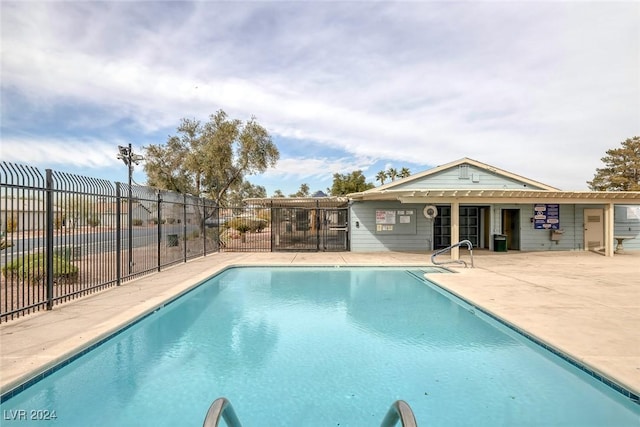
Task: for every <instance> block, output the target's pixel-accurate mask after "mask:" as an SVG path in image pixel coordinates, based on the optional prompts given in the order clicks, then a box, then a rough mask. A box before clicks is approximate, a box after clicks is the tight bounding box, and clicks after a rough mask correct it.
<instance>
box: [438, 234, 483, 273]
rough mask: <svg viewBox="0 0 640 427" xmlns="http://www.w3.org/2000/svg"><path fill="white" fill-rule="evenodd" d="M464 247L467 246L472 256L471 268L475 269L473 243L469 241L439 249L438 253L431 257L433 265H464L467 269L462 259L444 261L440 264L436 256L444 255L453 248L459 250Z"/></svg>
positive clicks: (461, 241)
mask: <svg viewBox="0 0 640 427" xmlns="http://www.w3.org/2000/svg"><path fill="white" fill-rule="evenodd" d="M462 245H466V246H467V248H468V249H469V255H471V268H473V243H471V241H469V240H460V241H459V242H458V243H454V244H453V245H451V246H449V247H448V248H444V249H439V250H437V251H435V252H434V253H433V254H432V255H431V263H432V264H434V265H443V264H454V263H455V264H463V265H464V267H465V268H467V263H466V262H465V261H463V260H461V259H453V260H451V261H442V262H438V261H436V256H438V255H440V254H442V253H444V252H448V251H450V250H451V249H453V248H457V247H460V246H462Z"/></svg>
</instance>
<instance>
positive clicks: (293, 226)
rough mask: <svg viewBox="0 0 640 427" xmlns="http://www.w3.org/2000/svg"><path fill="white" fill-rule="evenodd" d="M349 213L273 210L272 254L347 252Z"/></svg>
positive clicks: (304, 209) (325, 209)
mask: <svg viewBox="0 0 640 427" xmlns="http://www.w3.org/2000/svg"><path fill="white" fill-rule="evenodd" d="M348 212H349V210H348V209H346V208H339V209H328V208H317V207H314V208H299V207H298V208H296V207H274V208H272V209H271V250H272V251H273V252H286V251H316V252H318V251H328V252H331V251H334V252H337V251H347V250H349V229H348V224H349V221H348V217H349V214H348Z"/></svg>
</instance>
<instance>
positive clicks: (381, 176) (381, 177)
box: [376, 171, 387, 185]
mask: <svg viewBox="0 0 640 427" xmlns="http://www.w3.org/2000/svg"><path fill="white" fill-rule="evenodd" d="M385 179H387V173H386V172H385V171H380V172H378V175H376V181H380V185H384V180H385Z"/></svg>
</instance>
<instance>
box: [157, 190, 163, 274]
mask: <svg viewBox="0 0 640 427" xmlns="http://www.w3.org/2000/svg"><path fill="white" fill-rule="evenodd" d="M157 193H158V271H160V265H161V264H162V263H161V262H160V245H161V243H160V239H162V211H161V205H162V195H161V194H160V190H158V191H157Z"/></svg>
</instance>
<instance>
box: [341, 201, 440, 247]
mask: <svg viewBox="0 0 640 427" xmlns="http://www.w3.org/2000/svg"><path fill="white" fill-rule="evenodd" d="M423 208H424V204H409V203H404V204H403V203H400V202H364V203H363V202H354V203H353V204H352V205H351V224H350V226H349V231H350V233H351V251H353V252H383V251H405V252H413V251H418V252H420V251H428V250H431V238H432V236H431V233H432V230H433V228H432V221H430V220H427V219H426V218H425V217H424V215H423V214H422V209H423ZM378 210H414V211H415V214H414V216H415V220H416V232H415V233H414V234H394V233H391V232H390V233H380V232H377V224H376V211H378Z"/></svg>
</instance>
